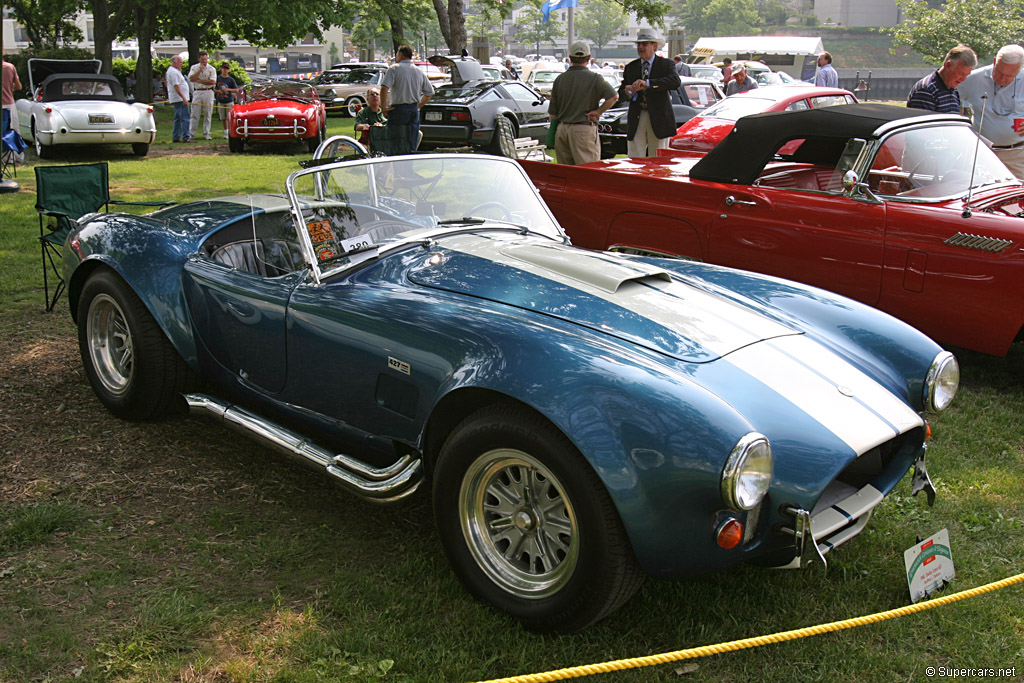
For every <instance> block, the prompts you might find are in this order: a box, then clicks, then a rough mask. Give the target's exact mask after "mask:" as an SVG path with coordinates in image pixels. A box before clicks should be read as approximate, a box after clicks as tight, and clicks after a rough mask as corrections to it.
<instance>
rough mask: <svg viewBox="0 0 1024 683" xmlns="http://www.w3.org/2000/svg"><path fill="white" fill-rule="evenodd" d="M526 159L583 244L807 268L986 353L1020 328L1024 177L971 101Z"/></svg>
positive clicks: (747, 126)
mask: <svg viewBox="0 0 1024 683" xmlns="http://www.w3.org/2000/svg"><path fill="white" fill-rule="evenodd" d="M793 142H797V144H796V145H792V143H793ZM787 145H790V146H792V147H794V149H793V151H792V152H791V153H787V154H780V153H779V151H780V150H781V149H783V148H784V147H786V146H787ZM520 163H522V164H523V166H524V167H525V168H526V169H527V172H528V173H529V174H530V177H531V178H532V179H533V182H534V183H535V184H536V185H537V187H538V189H539V190H540V192H541V195H542V196H543V197H544V199H545V200H547V203H548V205H549V206H550V207H551V210H552V211H553V212H554V214H555V216H556V217H557V218H558V220H559V222H560V223H561V224H562V225H563V226H564V227H565V229H566V231H567V232H568V234H569V235H570V237H571V238H572V240H573V243H574V244H575V245H577V246H581V247H587V248H591V249H611V250H620V251H630V252H639V253H648V254H650V253H653V254H661V255H670V256H675V257H685V258H690V259H697V260H702V261H707V262H709V263H715V264H721V265H725V266H732V267H735V268H742V269H746V270H752V271H756V272H760V273H767V274H770V275H778V276H780V277H786V278H789V279H793V280H799V281H801V282H805V283H808V284H812V285H817V286H819V287H822V288H824V289H828V290H832V291H834V292H838V293H840V294H845V295H846V296H849V297H851V298H853V299H857V300H859V301H862V302H864V303H867V304H870V305H873V306H876V307H877V308H880V309H882V310H883V311H886V312H888V313H891V314H892V315H894V316H896V317H897V318H901V319H903V320H905V321H906V322H909V323H910V324H912V325H914V326H915V327H918V328H920V329H921V330H922V331H924V332H925V333H927V334H928V335H930V336H931V337H933V338H934V339H936V340H938V341H940V342H943V343H946V344H953V345H956V346H961V347H964V348H969V349H974V350H977V351H981V352H984V353H989V354H994V355H1003V354H1005V353H1006V352H1007V351H1008V349H1009V347H1010V344H1011V343H1013V342H1014V341H1019V340H1021V339H1024V336H1022V326H1024V297H1022V296H1021V291H1022V289H1024V223H1022V222H1021V218H1022V217H1024V185H1022V184H1021V182H1020V181H1018V180H1017V179H1015V178H1014V177H1013V174H1012V173H1011V172H1010V171H1009V170H1008V169H1007V168H1006V167H1005V166H1004V165H1003V163H1002V162H1001V161H1000V160H999V159H998V158H997V157H996V155H995V154H994V153H993V152H992V150H990V149H989V148H988V147H986V146H985V145H984V144H979V138H978V136H977V135H976V134H975V132H974V130H973V129H972V128H971V126H970V124H969V122H968V121H967V119H965V118H963V117H961V116H955V115H945V114H941V115H940V114H928V113H923V112H921V111H920V110H914V109H906V108H904V107H893V106H887V105H880V104H850V105H843V106H837V107H827V108H823V109H808V110H804V111H797V112H770V113H765V114H756V115H753V116H748V117H745V118H743V119H740V121H739V122H738V123H737V125H736V127H735V128H734V129H733V131H732V132H731V133H730V134H729V135H728V136H727V137H726V138H725V140H723V141H722V142H721V143H720V144H719V145H718V146H717V147H715V148H714V149H713V150H712V151H711V152H709V153H708V154H707V155H705V156H703V157H701V156H697V155H694V156H689V157H686V156H682V155H679V156H662V157H656V158H651V159H614V160H611V159H610V160H606V161H598V162H594V163H590V164H584V165H582V166H559V165H553V164H544V163H532V162H525V161H524V162H520ZM849 333H850V334H851V335H856V334H857V333H858V331H857V330H856V329H851V330H850V331H849Z"/></svg>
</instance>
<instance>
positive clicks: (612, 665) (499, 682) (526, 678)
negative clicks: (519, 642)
mask: <svg viewBox="0 0 1024 683" xmlns="http://www.w3.org/2000/svg"><path fill="white" fill-rule="evenodd" d="M1021 581H1024V574H1017V575H1016V576H1011V577H1009V578H1006V579H1002V580H1001V581H995V582H993V583H989V584H986V585H984V586H978V587H977V588H971V589H968V590H965V591H960V592H959V593H953V594H951V595H945V596H942V597H940V598H933V599H931V600H926V601H924V602H919V603H917V604H915V605H907V606H905V607H897V608H896V609H891V610H888V611H886V612H878V613H876V614H871V615H868V616H866V617H855V618H853V619H845V620H843V621H833V622H831V623H828V624H821V625H819V626H807V627H805V628H800V629H796V630H795V631H782V632H780V633H773V634H771V635H767V636H757V637H755V638H744V639H742V640H733V641H730V642H727V643H719V644H717V645H705V646H701V647H694V648H689V649H687V650H676V651H675V652H666V653H663V654H657V655H648V656H646V657H634V658H632V659H619V660H615V661H611V662H603V663H601V664H585V665H583V666H574V667H569V668H566V669H556V670H554V671H545V672H543V673H535V674H524V675H522V676H512V677H510V678H495V679H490V680H487V681H481V682H480V683H542V682H546V681H564V680H566V679H569V678H581V677H583V676H591V675H593V674H601V673H609V672H612V671H625V670H626V669H638V668H640V667H645V666H653V665H655V664H668V663H670V662H678V661H682V660H684V659H694V658H696V657H706V656H708V655H716V654H720V653H722V652H735V651H736V650H745V649H749V648H753V647H760V646H762V645H770V644H772V643H781V642H784V641H787V640H796V639H798V638H806V637H808V636H817V635H821V634H823V633H832V632H833V631H842V630H844V629H848V628H853V627H854V626H864V625H866V624H875V623H878V622H880V621H887V620H889V619H895V618H896V617H902V616H905V615H907V614H914V613H915V612H923V611H925V610H929V609H932V608H934V607H940V606H942V605H948V604H950V603H953V602H957V601H959V600H964V599H966V598H972V597H974V596H976V595H981V594H982V593H989V592H991V591H994V590H998V589H1000V588H1005V587H1007V586H1012V585H1013V584H1015V583H1020V582H1021Z"/></svg>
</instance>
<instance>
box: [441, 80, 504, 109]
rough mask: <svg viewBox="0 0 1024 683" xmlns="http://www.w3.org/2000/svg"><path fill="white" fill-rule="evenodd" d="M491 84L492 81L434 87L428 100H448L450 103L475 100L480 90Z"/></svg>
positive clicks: (463, 102)
mask: <svg viewBox="0 0 1024 683" xmlns="http://www.w3.org/2000/svg"><path fill="white" fill-rule="evenodd" d="M492 85H493V82H491V81H488V82H486V83H483V84H477V85H464V86H463V85H446V86H444V87H443V88H438V89H436V90H435V91H434V95H433V97H431V98H430V101H431V102H432V103H433V102H450V103H452V104H466V103H467V102H472V101H473V100H475V99H476V98H477V96H479V95H480V93H481V92H483V91H484V90H486V89H487V88H489V87H491V86H492Z"/></svg>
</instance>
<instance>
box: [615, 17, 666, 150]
mask: <svg viewBox="0 0 1024 683" xmlns="http://www.w3.org/2000/svg"><path fill="white" fill-rule="evenodd" d="M635 42H636V52H637V54H638V55H639V59H634V60H633V61H632V62H630V63H629V64H627V65H626V69H625V71H623V73H622V84H621V85H619V97H620V98H622V97H624V98H626V100H627V101H628V102H629V114H628V119H627V121H628V130H627V134H626V140H627V143H626V151H627V152H628V154H629V156H631V157H648V156H657V154H658V152H657V151H656V150H658V149H666V148H667V147H668V140H669V138H671V137H672V136H673V135H675V132H676V117H675V114H674V113H673V112H672V100H671V98H670V96H669V93H670V92H671V91H673V90H675V89H676V88H678V87H679V83H680V81H679V74H677V73H676V68H675V64H673V62H672V60H671V59H668V58H666V57H659V56H658V55H656V54H655V53H654V51H655V50H657V49H658V39H657V38H655V37H654V32H653V31H651V30H650V29H643V28H642V29H640V30H639V31H638V32H637V34H636V40H635Z"/></svg>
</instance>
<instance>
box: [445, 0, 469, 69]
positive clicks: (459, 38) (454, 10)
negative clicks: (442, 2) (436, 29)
mask: <svg viewBox="0 0 1024 683" xmlns="http://www.w3.org/2000/svg"><path fill="white" fill-rule="evenodd" d="M448 26H449V31H450V33H451V36H450V37H449V38H448V49H449V52H448V54H451V55H461V54H462V51H463V50H465V49H466V15H465V14H463V13H462V0H448Z"/></svg>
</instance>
